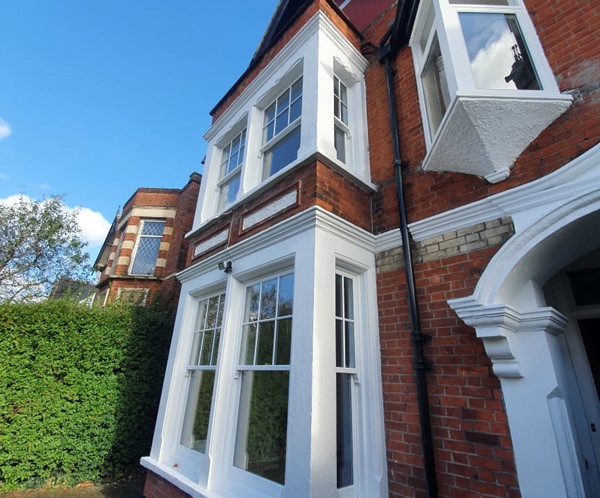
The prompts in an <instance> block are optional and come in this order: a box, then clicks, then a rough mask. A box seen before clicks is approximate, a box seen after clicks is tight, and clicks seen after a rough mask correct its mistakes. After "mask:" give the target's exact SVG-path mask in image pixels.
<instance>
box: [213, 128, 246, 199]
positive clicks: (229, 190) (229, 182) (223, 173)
mask: <svg viewBox="0 0 600 498" xmlns="http://www.w3.org/2000/svg"><path fill="white" fill-rule="evenodd" d="M245 149H246V130H243V131H242V132H241V133H240V134H239V135H237V136H236V137H235V138H234V139H233V140H232V141H231V142H229V143H228V144H227V145H226V146H225V147H224V148H223V156H222V157H221V170H220V173H219V178H220V181H219V203H218V209H223V208H224V207H225V206H227V205H228V204H231V203H232V202H233V201H235V199H236V197H237V194H238V191H239V188H240V178H241V169H242V164H243V163H244V152H245Z"/></svg>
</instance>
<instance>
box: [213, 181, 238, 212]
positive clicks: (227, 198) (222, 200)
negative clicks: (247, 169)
mask: <svg viewBox="0 0 600 498" xmlns="http://www.w3.org/2000/svg"><path fill="white" fill-rule="evenodd" d="M240 178H241V174H240V173H238V174H237V175H235V176H232V177H231V179H230V180H229V181H228V182H226V183H224V184H223V185H221V190H220V192H219V206H218V208H217V209H223V208H224V207H225V206H227V205H229V204H231V203H232V202H233V201H235V200H236V198H237V194H238V191H239V190H240Z"/></svg>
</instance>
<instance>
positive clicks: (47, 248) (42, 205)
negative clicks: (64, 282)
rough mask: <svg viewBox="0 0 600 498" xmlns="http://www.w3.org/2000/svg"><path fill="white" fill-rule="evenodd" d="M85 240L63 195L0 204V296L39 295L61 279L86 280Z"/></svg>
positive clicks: (27, 297)
mask: <svg viewBox="0 0 600 498" xmlns="http://www.w3.org/2000/svg"><path fill="white" fill-rule="evenodd" d="M85 246H86V242H84V241H83V240H82V239H81V231H80V228H79V225H78V224H77V213H76V212H73V211H69V210H67V208H66V206H65V204H64V202H63V197H62V196H52V197H49V198H47V199H44V200H42V201H35V200H31V199H29V198H27V197H25V196H21V197H20V198H19V200H18V201H17V202H16V203H15V204H12V205H0V301H3V302H9V303H11V302H26V301H39V300H40V299H42V298H44V297H46V296H48V294H49V293H50V290H51V289H52V286H53V285H54V284H56V283H57V282H58V281H59V280H61V279H65V278H68V279H75V280H88V279H89V277H90V276H91V269H90V268H89V267H88V266H87V264H86V262H87V258H88V254H87V253H85V252H84V248H85Z"/></svg>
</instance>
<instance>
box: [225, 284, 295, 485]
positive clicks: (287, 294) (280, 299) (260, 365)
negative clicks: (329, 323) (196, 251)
mask: <svg viewBox="0 0 600 498" xmlns="http://www.w3.org/2000/svg"><path fill="white" fill-rule="evenodd" d="M293 292H294V275H293V274H288V275H282V276H279V277H275V278H269V279H266V280H263V281H262V282H259V283H257V284H254V285H250V286H248V287H247V288H246V304H245V309H244V315H243V316H244V321H243V323H242V345H241V350H240V367H239V368H240V370H241V371H242V384H241V392H240V404H239V412H238V424H237V430H236V439H235V451H234V458H233V463H234V465H235V466H236V467H238V468H240V469H243V470H247V471H248V472H251V473H253V474H256V475H258V476H261V477H264V478H265V479H269V480H271V481H274V482H277V483H280V484H283V483H284V481H285V459H286V438H287V412H288V386H289V364H290V349H291V338H292V312H293V299H294V293H293Z"/></svg>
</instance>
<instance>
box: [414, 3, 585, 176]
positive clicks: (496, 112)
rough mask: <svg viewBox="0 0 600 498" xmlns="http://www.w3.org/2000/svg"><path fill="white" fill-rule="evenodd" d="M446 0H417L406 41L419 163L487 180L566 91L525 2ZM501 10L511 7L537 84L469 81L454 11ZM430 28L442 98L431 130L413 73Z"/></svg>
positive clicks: (567, 98) (555, 109)
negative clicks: (421, 139) (487, 85)
mask: <svg viewBox="0 0 600 498" xmlns="http://www.w3.org/2000/svg"><path fill="white" fill-rule="evenodd" d="M507 3H508V4H509V5H507V6H498V5H489V4H488V5H485V4H486V2H485V1H484V0H482V2H481V4H478V5H476V4H473V3H471V2H469V4H459V3H458V2H457V3H454V4H450V3H449V0H424V1H422V2H421V3H420V5H419V8H418V11H417V15H416V18H415V26H414V29H413V33H412V35H411V39H410V42H409V45H410V47H411V49H412V53H413V60H414V64H415V76H416V82H417V90H418V94H419V103H420V107H421V117H422V120H423V128H424V133H425V141H426V145H427V155H426V156H425V159H424V161H423V164H422V169H423V170H424V171H454V172H459V173H467V174H473V175H477V176H480V177H483V178H485V179H486V180H488V181H489V182H491V183H496V182H499V181H501V180H503V179H505V178H507V177H508V176H509V174H510V168H511V167H512V165H513V164H514V162H515V160H516V159H517V157H518V156H519V155H520V154H521V152H522V151H523V150H524V149H525V148H526V147H527V146H528V145H529V144H530V143H531V142H532V141H533V140H534V139H535V138H536V137H537V136H538V135H539V134H540V133H541V132H542V131H543V130H544V129H545V128H546V127H548V126H549V125H550V124H551V123H552V122H553V121H554V120H555V119H556V118H557V117H558V116H560V115H561V114H562V113H563V112H565V111H566V110H567V108H568V107H569V106H570V104H571V102H572V100H573V98H572V96H571V95H567V94H561V93H560V91H559V89H558V86H557V84H556V81H555V78H554V75H553V73H552V70H551V69H550V66H549V64H548V61H547V59H546V57H545V55H544V51H543V48H542V45H541V43H540V41H539V39H538V37H537V34H536V32H535V29H534V27H533V24H532V22H531V19H530V18H529V15H528V14H527V10H526V8H525V5H524V4H523V2H522V1H521V0H508V2H507ZM461 12H477V13H503V14H512V15H515V16H516V18H517V21H518V23H519V26H520V28H521V31H522V34H523V38H524V40H525V42H526V44H527V47H528V48H529V54H530V56H531V60H532V62H533V65H534V68H535V70H536V73H537V76H538V78H539V80H540V83H541V86H542V89H541V90H510V89H506V90H504V89H503V90H499V89H498V90H497V89H494V90H490V89H479V88H476V86H475V83H474V80H473V76H472V72H471V67H470V62H469V56H468V53H467V48H466V44H465V40H464V36H463V31H462V28H461V24H460V20H459V13H461ZM430 33H437V39H438V41H439V46H440V50H441V56H442V60H443V68H444V72H445V77H446V80H447V84H448V93H449V96H450V102H449V104H448V108H447V109H446V112H445V114H444V117H443V119H442V121H441V124H440V125H439V127H438V129H437V131H436V133H435V134H432V133H431V130H430V126H429V117H428V112H427V102H426V99H425V92H424V88H423V84H422V81H421V74H422V72H423V69H424V68H425V66H426V64H427V60H428V56H429V51H430V45H431V40H430V41H429V43H428V44H427V45H426V46H425V47H424V46H423V43H422V41H423V40H424V39H427V38H433V36H431V35H430Z"/></svg>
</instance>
